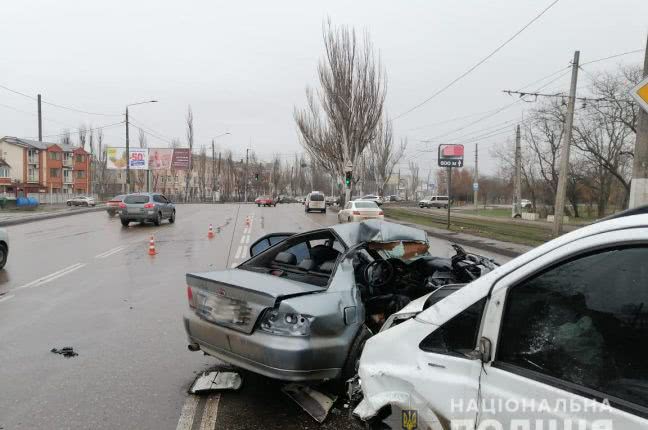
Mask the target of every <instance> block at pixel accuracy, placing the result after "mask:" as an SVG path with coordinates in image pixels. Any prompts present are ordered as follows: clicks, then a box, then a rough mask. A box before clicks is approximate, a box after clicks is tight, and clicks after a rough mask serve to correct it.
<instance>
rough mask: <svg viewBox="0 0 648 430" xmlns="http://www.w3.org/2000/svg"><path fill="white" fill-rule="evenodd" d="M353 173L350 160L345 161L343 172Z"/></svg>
mask: <svg viewBox="0 0 648 430" xmlns="http://www.w3.org/2000/svg"><path fill="white" fill-rule="evenodd" d="M352 171H353V163H352V162H351V160H349V161H347V162H346V164H345V165H344V172H345V173H346V172H352Z"/></svg>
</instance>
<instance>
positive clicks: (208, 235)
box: [207, 224, 214, 239]
mask: <svg viewBox="0 0 648 430" xmlns="http://www.w3.org/2000/svg"><path fill="white" fill-rule="evenodd" d="M207 237H208V238H210V239H213V238H214V227H212V225H211V224H209V233H207Z"/></svg>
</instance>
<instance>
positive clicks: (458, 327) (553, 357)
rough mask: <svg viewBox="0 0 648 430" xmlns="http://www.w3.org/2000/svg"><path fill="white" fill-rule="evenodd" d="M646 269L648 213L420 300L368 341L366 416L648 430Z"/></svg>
mask: <svg viewBox="0 0 648 430" xmlns="http://www.w3.org/2000/svg"><path fill="white" fill-rule="evenodd" d="M646 261H648V206H644V207H642V208H637V209H634V210H630V211H626V212H625V213H621V214H617V215H615V216H613V217H610V219H608V220H605V221H602V222H599V223H596V224H592V225H589V226H587V227H583V228H581V229H579V230H576V231H573V232H571V233H568V234H565V235H563V236H560V237H559V238H557V239H554V240H552V241H550V242H547V243H545V244H544V245H541V246H539V247H537V248H535V249H533V250H531V251H529V252H527V253H526V254H523V255H522V256H520V257H518V258H516V259H514V260H512V261H510V262H508V263H507V264H504V265H503V266H501V267H499V268H498V269H496V270H494V271H492V272H491V273H489V274H487V275H485V276H484V277H482V278H480V279H477V280H475V281H473V282H472V283H470V284H468V285H466V286H464V287H462V288H460V289H458V290H457V291H455V292H453V293H452V294H450V295H447V297H443V298H442V299H441V300H439V301H436V300H430V299H431V298H432V297H434V295H435V294H437V293H438V292H433V293H432V294H431V295H427V296H423V297H421V298H420V299H418V300H416V301H413V302H411V303H410V304H409V306H408V307H405V308H403V309H401V310H400V312H397V313H395V314H394V315H393V316H392V318H391V319H388V320H387V322H386V323H385V326H387V327H386V329H384V330H382V331H381V332H380V334H379V335H377V336H375V337H373V338H372V339H370V340H369V341H368V342H367V343H366V345H365V348H364V352H363V353H362V357H361V359H360V367H359V369H360V370H359V375H360V380H361V387H362V392H363V394H364V399H363V400H362V402H361V403H360V404H359V405H358V407H357V408H356V409H355V411H354V412H355V414H356V415H357V416H359V417H360V418H362V419H364V420H367V421H369V422H371V421H372V420H373V424H376V425H379V423H377V422H376V421H383V420H387V421H389V420H390V419H393V420H396V421H398V422H400V419H401V417H402V415H401V412H402V411H417V418H418V427H419V428H432V429H441V428H449V426H450V424H448V425H447V426H445V425H442V424H441V423H458V422H462V423H463V424H462V425H461V428H482V425H480V424H481V423H486V422H488V421H490V422H496V423H498V425H497V426H492V427H493V428H495V427H498V428H506V429H509V428H516V427H517V428H522V427H525V426H524V425H520V423H531V422H533V423H534V425H533V427H534V428H540V427H543V428H549V427H555V428H558V427H560V428H567V427H573V428H576V427H579V428H596V427H597V424H596V423H601V422H607V423H608V424H607V428H612V425H613V426H614V428H620V429H624V430H639V429H646V428H648V414H647V413H646V411H648V376H647V375H648V361H646V359H645V348H643V347H640V345H643V344H644V343H645V340H646V339H648V307H647V306H646V304H647V303H648V270H647V268H646ZM403 393H407V394H406V395H402V394H403ZM475 399H479V400H478V402H477V403H476V404H477V405H478V406H477V407H478V409H472V410H470V409H469V408H467V405H468V404H470V403H471V402H472V401H474V400H475ZM533 404H535V408H533V407H532V406H531V407H523V406H524V405H527V406H529V405H533ZM540 404H545V405H547V408H546V409H545V410H538V405H540ZM482 405H488V407H482ZM493 405H495V406H493ZM502 405H505V407H503V406H502ZM563 405H564V407H563ZM403 413H405V412H403ZM390 415H391V417H390ZM476 417H477V418H476ZM567 418H568V419H570V420H572V423H574V424H573V426H572V425H571V424H569V425H567V424H566V422H565V419H567ZM476 419H477V420H478V421H479V422H477V423H476V422H475V420H476ZM493 420H494V421H493ZM536 420H540V421H547V422H550V420H555V421H557V422H558V423H559V424H558V425H552V426H549V425H546V426H543V424H542V423H540V424H538V421H536ZM576 422H579V424H578V425H576V424H575V423H576ZM515 423H517V424H515ZM514 424H515V425H514ZM554 424H555V423H554ZM452 427H453V428H454V426H452ZM486 427H491V426H486ZM527 427H528V426H527ZM603 427H605V426H603ZM457 428H459V427H457Z"/></svg>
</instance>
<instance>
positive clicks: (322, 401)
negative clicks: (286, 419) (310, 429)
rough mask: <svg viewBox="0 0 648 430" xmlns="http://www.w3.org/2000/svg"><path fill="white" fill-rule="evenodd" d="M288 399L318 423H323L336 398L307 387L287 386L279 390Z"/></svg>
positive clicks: (299, 385)
mask: <svg viewBox="0 0 648 430" xmlns="http://www.w3.org/2000/svg"><path fill="white" fill-rule="evenodd" d="M281 391H283V392H284V393H285V394H286V395H287V396H288V397H290V398H291V399H292V400H293V401H294V402H295V403H297V404H298V405H299V406H301V408H302V409H303V410H304V411H306V413H308V415H310V416H311V417H313V418H314V419H315V421H317V422H318V423H320V424H321V423H323V422H324V420H325V419H326V416H327V415H328V413H329V411H330V410H331V408H332V407H333V403H335V401H336V400H337V396H332V395H328V394H324V393H322V392H320V391H317V390H315V389H313V388H312V387H309V386H307V385H301V384H288V385H284V386H283V387H282V388H281Z"/></svg>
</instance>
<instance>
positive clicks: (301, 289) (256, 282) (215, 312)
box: [187, 269, 324, 334]
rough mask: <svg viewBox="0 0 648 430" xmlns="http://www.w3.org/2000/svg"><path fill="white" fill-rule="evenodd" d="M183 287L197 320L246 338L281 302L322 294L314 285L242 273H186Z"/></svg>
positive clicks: (231, 270)
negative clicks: (263, 314) (222, 327)
mask: <svg viewBox="0 0 648 430" xmlns="http://www.w3.org/2000/svg"><path fill="white" fill-rule="evenodd" d="M187 285H188V286H189V287H190V288H191V290H192V294H193V301H194V311H195V312H196V314H198V316H200V317H201V318H203V319H205V320H207V321H209V322H211V323H214V324H216V325H220V326H225V327H228V328H231V329H233V330H237V331H241V332H244V333H248V334H249V333H252V331H253V330H254V326H255V324H256V321H257V320H258V318H259V316H260V315H261V314H262V313H263V311H264V310H265V309H267V308H273V307H274V306H275V305H276V304H277V303H278V302H279V301H281V300H282V299H284V298H288V297H295V296H299V295H303V294H311V293H316V292H321V291H324V289H323V288H321V287H317V286H315V285H309V284H303V283H301V282H296V281H291V280H289V279H284V278H279V277H274V276H270V275H267V274H265V273H256V272H251V271H248V270H242V269H230V270H225V271H218V272H205V273H187Z"/></svg>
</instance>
